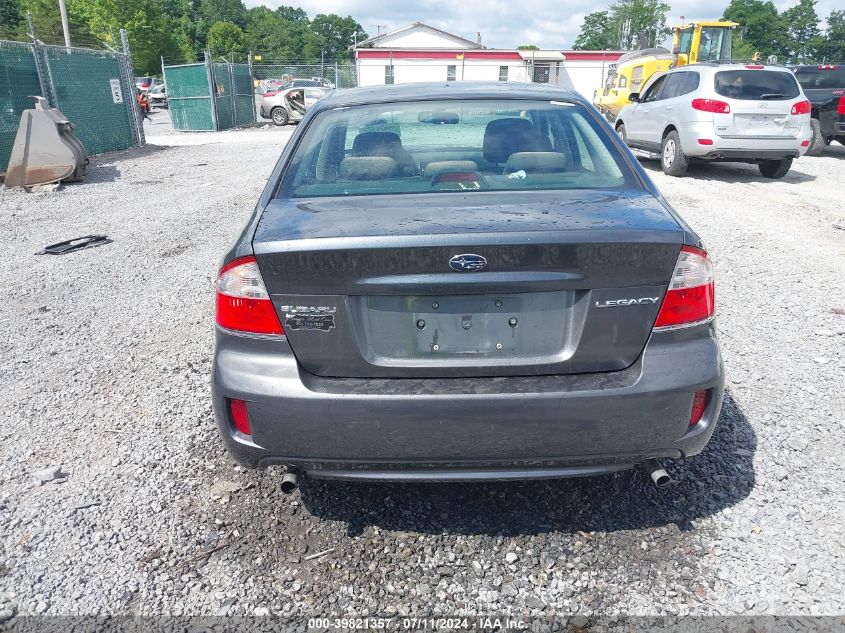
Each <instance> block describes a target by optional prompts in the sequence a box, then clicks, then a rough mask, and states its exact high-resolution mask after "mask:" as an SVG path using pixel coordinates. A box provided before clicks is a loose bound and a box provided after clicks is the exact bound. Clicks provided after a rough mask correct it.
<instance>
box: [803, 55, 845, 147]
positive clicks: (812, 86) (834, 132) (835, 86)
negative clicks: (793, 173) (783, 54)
mask: <svg viewBox="0 0 845 633" xmlns="http://www.w3.org/2000/svg"><path fill="white" fill-rule="evenodd" d="M792 70H793V72H794V73H795V78H796V79H798V83H799V84H801V87H802V88H803V89H804V94H805V95H806V96H807V99H809V100H810V103H812V104H813V111H812V112H813V114H812V116H813V119H812V121H810V125H812V126H813V138H812V141H811V142H810V149H808V150H807V155H808V156H818V155H819V154H821V153H822V152H823V151H824V148H825V146H826V145H830V143H831V141H834V140H836V141H839V142H840V143H842V144H843V145H845V64H819V65H815V66H795V67H794V68H793V69H792Z"/></svg>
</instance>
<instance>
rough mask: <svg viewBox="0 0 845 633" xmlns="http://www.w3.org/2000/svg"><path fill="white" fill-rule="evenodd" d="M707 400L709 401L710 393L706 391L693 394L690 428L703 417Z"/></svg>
mask: <svg viewBox="0 0 845 633" xmlns="http://www.w3.org/2000/svg"><path fill="white" fill-rule="evenodd" d="M708 400H710V392H709V391H707V390H706V389H703V390H701V391H696V392H695V395H694V396H693V397H692V411H690V416H689V425H690V426H694V425H696V424H698V423H699V422H700V421H701V416H703V415H704V410H705V409H706V408H707V402H708Z"/></svg>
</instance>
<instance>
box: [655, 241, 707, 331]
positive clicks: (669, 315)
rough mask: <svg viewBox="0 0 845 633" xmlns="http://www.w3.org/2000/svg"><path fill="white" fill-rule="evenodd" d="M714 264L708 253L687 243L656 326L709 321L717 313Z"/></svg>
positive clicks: (675, 326) (658, 327)
mask: <svg viewBox="0 0 845 633" xmlns="http://www.w3.org/2000/svg"><path fill="white" fill-rule="evenodd" d="M715 295H716V289H715V283H714V281H713V265H712V264H711V263H710V258H709V257H708V256H707V253H706V252H705V251H703V250H701V249H700V248H695V247H694V246H684V247H682V248H681V254H680V255H678V263H677V264H675V270H674V271H673V272H672V280H671V281H670V282H669V288H668V289H667V290H666V296H665V297H664V298H663V304H662V305H661V306H660V312H658V314H657V320H656V321H655V323H654V329H655V330H658V331H659V330H664V329H667V330H668V329H677V328H681V327H688V326H691V325H696V324H698V323H702V322H704V321H707V320H709V319H711V318H712V317H713V315H714V314H715V313H716V296H715Z"/></svg>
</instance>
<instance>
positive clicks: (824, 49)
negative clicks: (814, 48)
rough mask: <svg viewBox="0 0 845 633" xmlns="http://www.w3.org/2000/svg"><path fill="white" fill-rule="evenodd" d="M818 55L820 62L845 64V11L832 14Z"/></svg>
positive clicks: (828, 19)
mask: <svg viewBox="0 0 845 633" xmlns="http://www.w3.org/2000/svg"><path fill="white" fill-rule="evenodd" d="M818 55H819V57H818V61H824V62H840V63H842V62H845V11H831V12H830V15H829V16H828V18H827V31H826V32H825V34H824V37H823V38H822V40H821V42H820V44H819V47H818Z"/></svg>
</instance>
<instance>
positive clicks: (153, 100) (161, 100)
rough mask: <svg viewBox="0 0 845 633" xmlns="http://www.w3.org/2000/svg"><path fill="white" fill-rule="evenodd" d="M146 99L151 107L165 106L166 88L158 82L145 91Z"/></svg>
mask: <svg viewBox="0 0 845 633" xmlns="http://www.w3.org/2000/svg"><path fill="white" fill-rule="evenodd" d="M147 99H148V100H149V102H150V107H151V108H165V109H166V108H167V88H166V87H165V85H164V84H160V85H158V86H156V87H154V88H150V89H149V90H148V91H147Z"/></svg>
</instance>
